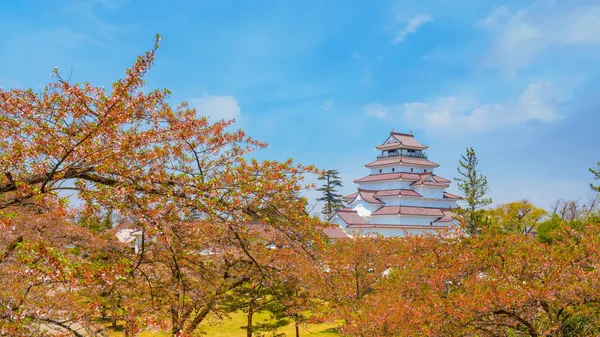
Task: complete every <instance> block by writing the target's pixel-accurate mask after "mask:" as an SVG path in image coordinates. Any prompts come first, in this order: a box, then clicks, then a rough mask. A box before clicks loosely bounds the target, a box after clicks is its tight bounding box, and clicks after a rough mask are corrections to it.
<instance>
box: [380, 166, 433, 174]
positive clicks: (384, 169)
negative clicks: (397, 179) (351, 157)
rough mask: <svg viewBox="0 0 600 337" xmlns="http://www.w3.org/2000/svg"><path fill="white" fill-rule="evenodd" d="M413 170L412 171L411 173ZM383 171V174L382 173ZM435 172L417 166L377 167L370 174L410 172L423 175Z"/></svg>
mask: <svg viewBox="0 0 600 337" xmlns="http://www.w3.org/2000/svg"><path fill="white" fill-rule="evenodd" d="M411 169H412V171H411ZM380 170H381V172H380ZM432 171H433V170H432V169H430V168H422V167H416V166H390V167H375V168H373V167H372V168H371V173H370V174H380V173H394V172H408V173H423V172H432Z"/></svg>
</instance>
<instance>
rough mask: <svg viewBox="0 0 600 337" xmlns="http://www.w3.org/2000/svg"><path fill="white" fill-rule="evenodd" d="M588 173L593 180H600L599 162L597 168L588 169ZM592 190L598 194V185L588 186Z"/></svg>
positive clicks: (599, 186) (599, 189)
mask: <svg viewBox="0 0 600 337" xmlns="http://www.w3.org/2000/svg"><path fill="white" fill-rule="evenodd" d="M590 172H592V174H593V175H594V180H600V162H598V167H596V168H592V167H590ZM590 187H591V188H592V190H594V191H596V192H599V193H600V185H594V184H590Z"/></svg>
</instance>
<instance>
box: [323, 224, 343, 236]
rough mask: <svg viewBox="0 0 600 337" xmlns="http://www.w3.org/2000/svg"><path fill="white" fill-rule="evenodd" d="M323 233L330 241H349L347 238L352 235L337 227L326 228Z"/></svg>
mask: <svg viewBox="0 0 600 337" xmlns="http://www.w3.org/2000/svg"><path fill="white" fill-rule="evenodd" d="M323 232H324V233H325V235H327V237H328V238H330V239H347V238H349V237H350V235H348V233H346V232H345V231H344V230H343V229H342V228H340V227H339V226H335V227H331V228H325V229H324V230H323Z"/></svg>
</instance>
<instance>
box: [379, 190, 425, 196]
mask: <svg viewBox="0 0 600 337" xmlns="http://www.w3.org/2000/svg"><path fill="white" fill-rule="evenodd" d="M398 195H399V196H405V197H422V195H420V194H419V193H417V192H415V191H413V190H406V189H397V190H382V191H377V192H376V193H375V195H374V197H375V198H379V197H392V196H398Z"/></svg>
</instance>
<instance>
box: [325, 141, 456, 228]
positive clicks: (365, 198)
mask: <svg viewBox="0 0 600 337" xmlns="http://www.w3.org/2000/svg"><path fill="white" fill-rule="evenodd" d="M428 148H429V147H428V146H426V145H423V144H421V143H419V142H418V141H417V140H416V139H415V138H414V137H413V135H412V132H411V133H410V134H406V133H398V132H394V131H393V130H392V132H391V133H390V135H389V137H388V138H387V139H386V140H385V142H383V144H381V145H379V146H377V147H376V149H377V150H379V151H381V153H380V155H378V156H377V159H376V160H375V161H373V162H371V163H368V164H367V165H365V167H366V168H367V169H369V170H370V174H369V175H368V176H366V177H363V178H360V179H358V180H355V181H354V183H356V184H358V190H357V191H356V193H354V194H351V195H348V196H345V197H344V200H345V201H346V203H347V206H348V208H345V209H340V210H337V211H336V212H335V213H334V214H333V215H332V217H331V218H330V220H329V221H330V222H332V223H334V224H337V225H339V226H340V227H341V228H342V229H343V230H344V231H346V232H347V233H348V234H353V233H357V232H362V233H363V234H368V233H378V234H381V235H384V236H403V235H406V234H421V233H427V232H436V231H440V230H446V229H448V228H449V227H450V226H451V225H454V224H455V222H456V220H454V219H453V214H452V211H451V210H452V209H454V208H456V202H457V200H459V199H460V197H458V196H456V195H454V194H451V193H448V192H446V189H447V188H448V187H450V183H451V181H450V180H448V179H445V178H442V177H439V176H436V175H435V174H434V173H433V170H434V169H435V168H437V167H439V165H438V164H436V163H434V162H432V161H430V160H429V159H428V158H427V155H426V154H425V152H424V151H425V150H427V149H428Z"/></svg>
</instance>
